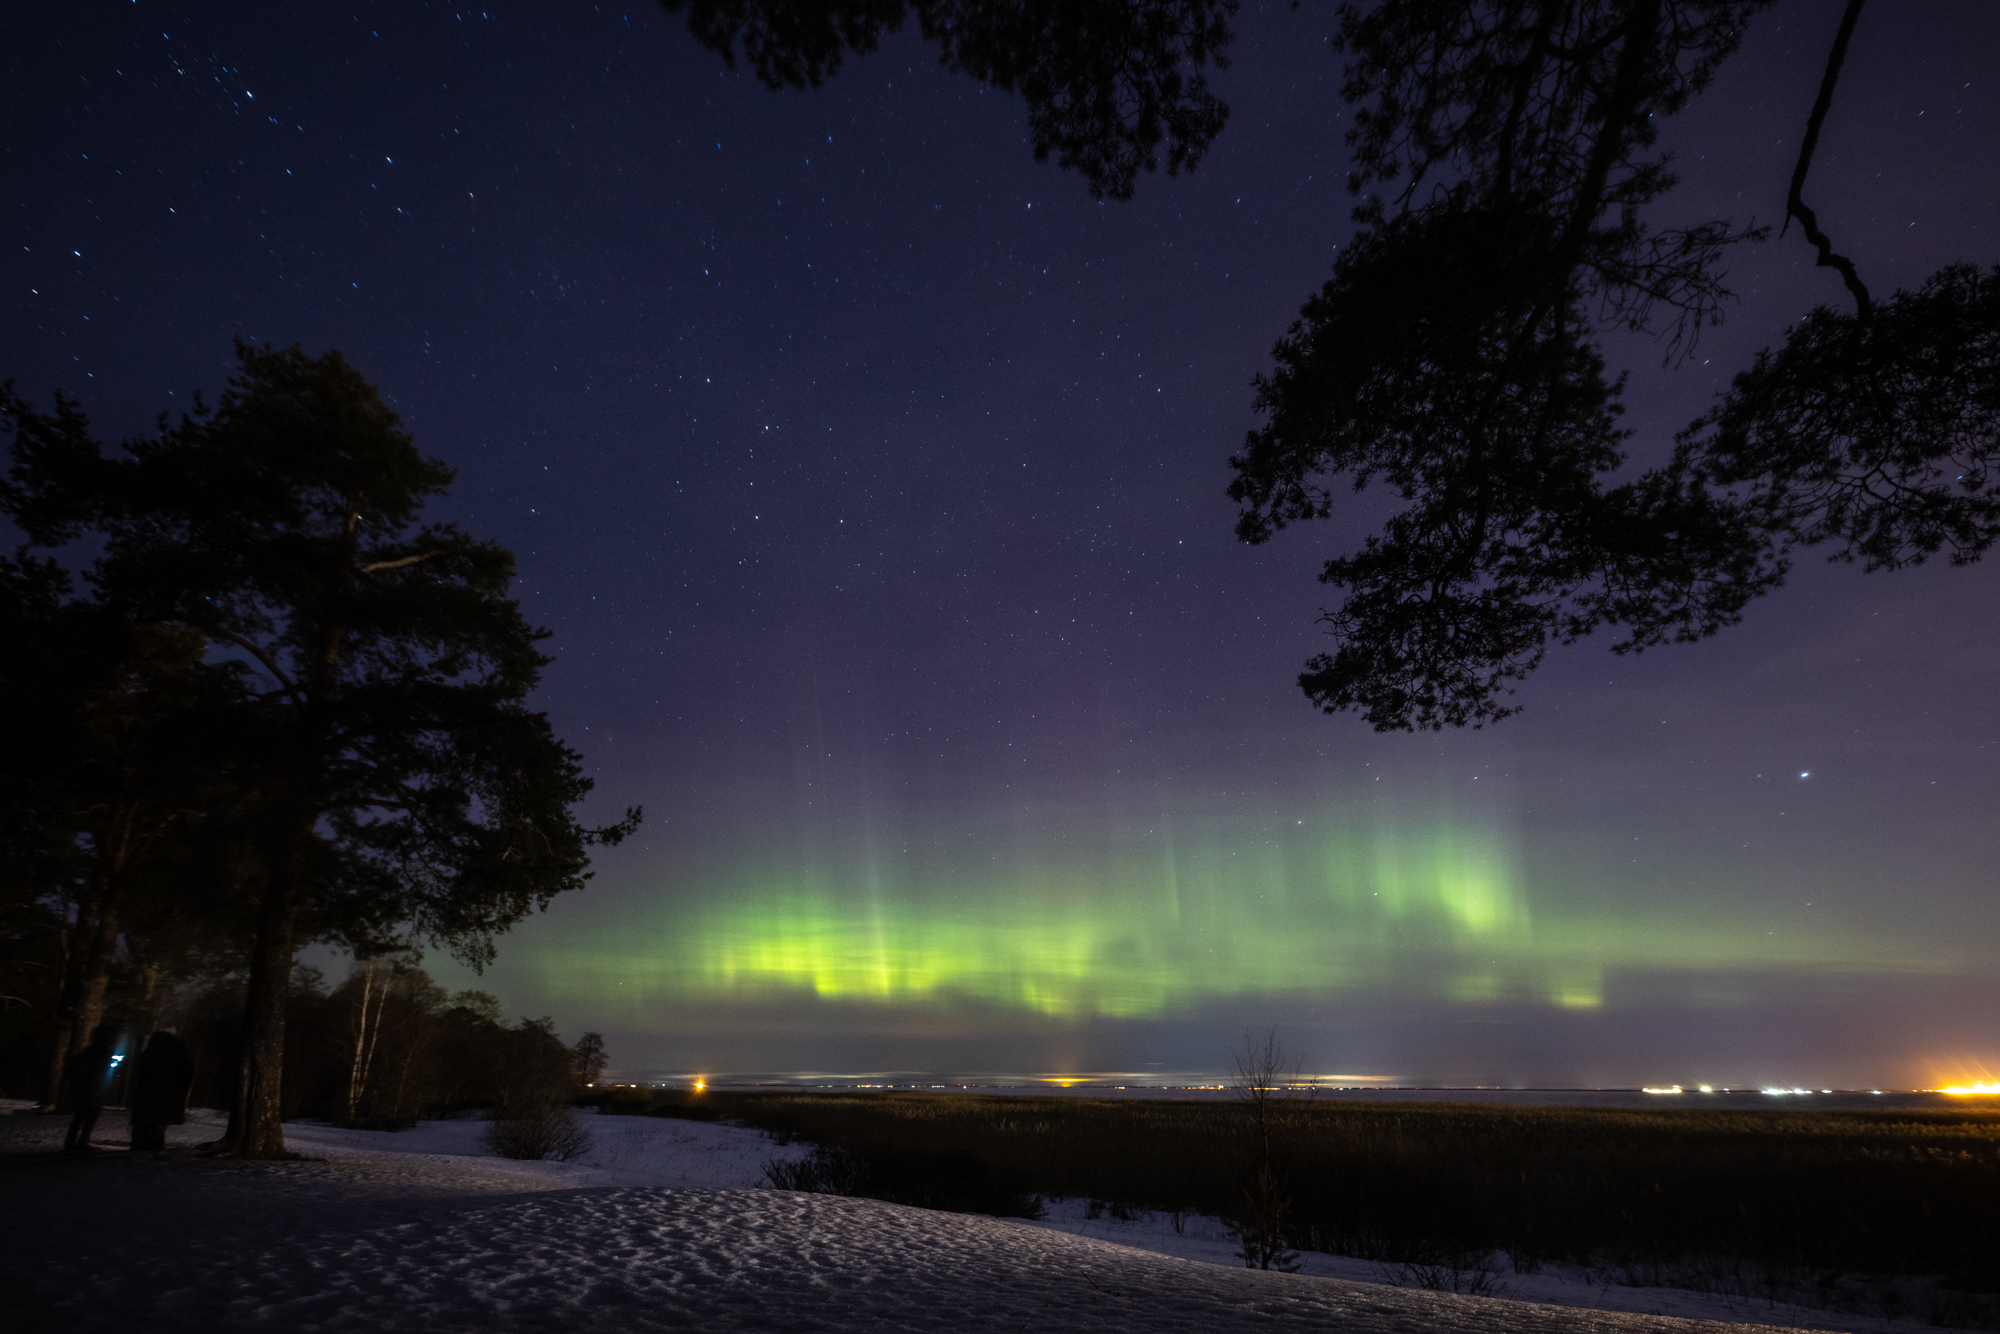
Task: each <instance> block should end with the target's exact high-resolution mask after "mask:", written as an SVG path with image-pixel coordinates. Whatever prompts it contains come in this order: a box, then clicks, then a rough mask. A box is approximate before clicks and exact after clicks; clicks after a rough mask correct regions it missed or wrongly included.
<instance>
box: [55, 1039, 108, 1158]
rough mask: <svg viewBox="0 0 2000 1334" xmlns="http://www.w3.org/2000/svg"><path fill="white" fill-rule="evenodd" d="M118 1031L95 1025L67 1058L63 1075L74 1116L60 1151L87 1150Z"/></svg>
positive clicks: (76, 1151)
mask: <svg viewBox="0 0 2000 1334" xmlns="http://www.w3.org/2000/svg"><path fill="white" fill-rule="evenodd" d="M117 1045H118V1030H117V1029H115V1028H113V1027H112V1026H111V1025H110V1024H99V1025H98V1026H97V1028H96V1029H95V1030H94V1031H93V1032H92V1033H91V1035H90V1045H89V1046H88V1047H85V1048H84V1049H83V1050H82V1051H80V1052H78V1053H77V1054H76V1055H74V1056H72V1057H70V1058H69V1064H68V1065H67V1066H65V1067H64V1069H63V1078H64V1079H65V1080H67V1081H68V1082H69V1100H70V1105H71V1106H73V1107H75V1108H76V1115H74V1116H72V1117H71V1118H70V1121H69V1133H68V1134H66V1135H64V1136H63V1152H64V1153H89V1152H90V1132H91V1131H92V1130H95V1129H96V1128H97V1116H98V1113H100V1112H102V1111H103V1110H104V1098H105V1095H106V1094H107V1093H109V1092H110V1090H111V1068H112V1067H113V1066H115V1065H116V1064H117V1063H118V1053H117V1050H116V1048H117Z"/></svg>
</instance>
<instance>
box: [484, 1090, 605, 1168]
mask: <svg viewBox="0 0 2000 1334" xmlns="http://www.w3.org/2000/svg"><path fill="white" fill-rule="evenodd" d="M480 1141H481V1143H483V1144H485V1146H486V1147H487V1148H488V1149H490V1150H492V1151H493V1152H494V1153H495V1154H497V1155H499V1156H500V1157H502V1158H525V1159H543V1158H552V1159H554V1160H555V1161H557V1162H562V1163H566V1162H568V1161H569V1160H570V1159H572V1158H576V1157H578V1156H580V1155H581V1154H583V1153H585V1152H587V1151H588V1150H589V1148H590V1128H589V1127H588V1126H586V1125H584V1124H583V1123H582V1122H581V1121H579V1120H578V1119H577V1117H576V1113H574V1112H572V1111H571V1110H570V1109H569V1108H567V1107H563V1106H558V1105H551V1104H549V1103H529V1104H526V1105H519V1106H514V1107H503V1108H502V1109H501V1110H500V1111H499V1112H498V1113H496V1114H495V1116H494V1118H493V1123H492V1124H491V1125H489V1126H487V1127H486V1133H485V1134H484V1135H482V1136H480Z"/></svg>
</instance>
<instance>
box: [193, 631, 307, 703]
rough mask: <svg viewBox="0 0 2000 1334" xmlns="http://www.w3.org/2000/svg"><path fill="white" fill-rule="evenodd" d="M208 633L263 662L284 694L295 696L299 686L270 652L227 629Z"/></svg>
mask: <svg viewBox="0 0 2000 1334" xmlns="http://www.w3.org/2000/svg"><path fill="white" fill-rule="evenodd" d="M209 633H211V634H213V635H214V636H215V637H216V638H217V639H226V640H228V641H229V642H230V643H232V644H234V645H236V647H238V648H240V649H242V650H243V651H244V652H245V653H248V654H249V655H250V656H251V657H253V658H255V659H256V660H257V661H259V662H261V663H263V664H264V669H265V670H266V671H268V672H270V673H271V675H273V676H275V677H277V678H278V684H279V685H282V686H283V687H284V688H285V693H286V694H288V695H292V696H297V694H298V693H299V688H298V687H297V686H295V685H293V684H292V678H291V677H289V676H286V675H285V673H284V671H283V669H282V668H280V667H279V666H278V664H277V661H276V659H274V658H272V657H271V655H270V654H268V653H266V652H265V651H264V650H263V649H261V648H258V647H257V645H255V644H254V643H252V642H251V641H249V640H247V639H245V638H244V637H243V636H242V635H239V634H232V633H231V632H230V631H228V630H212V631H210V632H209Z"/></svg>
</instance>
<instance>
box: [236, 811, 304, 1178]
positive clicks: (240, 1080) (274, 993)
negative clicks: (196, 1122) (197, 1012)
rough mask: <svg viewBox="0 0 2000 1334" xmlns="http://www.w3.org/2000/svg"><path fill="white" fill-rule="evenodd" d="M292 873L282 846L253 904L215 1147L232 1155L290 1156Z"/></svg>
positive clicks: (292, 859)
mask: <svg viewBox="0 0 2000 1334" xmlns="http://www.w3.org/2000/svg"><path fill="white" fill-rule="evenodd" d="M297 871H298V854H297V852H296V851H295V850H293V849H292V848H289V847H288V848H286V849H284V850H283V851H282V852H281V853H280V854H279V855H278V856H277V857H276V858H274V859H273V864H272V867H271V879H270V882H269V883H268V884H267V885H266V886H265V890H264V896H263V902H262V903H260V904H259V905H258V911H257V943H256V944H255V945H254V946H253V947H252V948H251V953H250V982H249V987H248V989H247V994H246V996H245V997H244V1003H243V1042H242V1046H241V1050H240V1053H239V1055H238V1057H237V1060H238V1065H237V1072H236V1095H235V1097H234V1098H233V1099H232V1100H231V1102H230V1107H229V1129H228V1130H226V1131H225V1132H223V1136H222V1141H221V1143H220V1145H219V1146H218V1147H219V1148H220V1149H221V1151H222V1152H224V1153H226V1154H228V1155H229V1156H230V1157H233V1158H289V1157H292V1156H293V1155H292V1154H290V1153H287V1152H286V1150H285V1128H284V1117H283V1106H282V1095H283V1091H284V1071H285V1003H286V1001H287V1000H288V999H290V995H291V984H292V953H293V948H292V939H293V933H294V930H295V928H296V926H297V921H298V911H297V907H296V892H295V885H294V881H295V879H296V876H297Z"/></svg>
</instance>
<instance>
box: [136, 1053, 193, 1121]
mask: <svg viewBox="0 0 2000 1334" xmlns="http://www.w3.org/2000/svg"><path fill="white" fill-rule="evenodd" d="M132 1066H133V1068H132V1147H133V1148H134V1149H139V1150H154V1151H157V1150H159V1149H164V1148H166V1147H167V1127H168V1126H177V1125H180V1124H181V1123H182V1122H184V1121H186V1120H187V1101H188V1090H189V1089H190V1088H192V1087H193V1086H194V1058H193V1057H192V1056H190V1055H188V1049H187V1043H185V1042H182V1041H181V1040H180V1037H179V1036H178V1035H177V1034H176V1033H175V1032H174V1030H173V1029H171V1028H162V1029H160V1030H159V1031H158V1032H157V1033H154V1034H153V1037H152V1040H151V1041H150V1042H148V1043H147V1044H146V1050H144V1051H142V1052H140V1053H139V1059H138V1060H136V1061H134V1062H133V1063H132Z"/></svg>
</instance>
